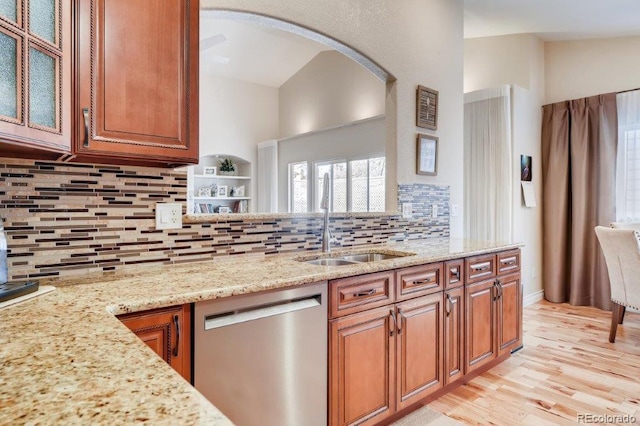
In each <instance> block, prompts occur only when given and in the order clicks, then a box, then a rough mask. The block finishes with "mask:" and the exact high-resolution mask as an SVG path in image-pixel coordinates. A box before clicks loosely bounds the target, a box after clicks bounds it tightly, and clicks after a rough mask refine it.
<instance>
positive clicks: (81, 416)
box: [0, 238, 522, 425]
mask: <svg viewBox="0 0 640 426" xmlns="http://www.w3.org/2000/svg"><path fill="white" fill-rule="evenodd" d="M521 246H522V244H519V243H515V244H505V243H491V242H474V241H468V240H456V239H444V238H442V239H441V238H435V239H429V240H423V241H410V242H401V243H388V244H383V245H375V246H367V247H357V248H353V249H346V250H343V249H340V250H335V252H334V253H333V255H339V254H341V253H342V254H344V253H346V252H349V253H352V252H357V253H362V252H372V251H375V252H387V253H398V252H401V253H415V255H411V256H404V257H399V258H396V259H389V260H383V261H377V262H372V263H363V264H357V265H347V266H318V265H310V264H306V263H302V262H297V261H295V259H296V258H305V259H307V258H312V257H314V256H317V255H318V253H317V252H296V253H291V254H281V255H272V256H262V255H239V256H230V257H225V258H216V259H214V260H211V261H206V262H198V263H185V264H180V265H166V266H146V267H138V268H133V269H127V270H125V271H121V272H112V273H104V274H93V275H84V276H78V277H77V278H65V279H60V280H50V281H44V280H41V284H42V285H44V284H51V285H54V286H56V287H57V289H56V291H54V292H52V293H49V294H45V295H43V296H39V297H37V298H34V299H31V300H29V301H26V302H23V303H20V304H17V305H14V306H10V307H8V308H6V309H4V310H0V424H23V423H28V424H122V423H133V422H140V423H148V424H154V425H155V424H203V425H226V424H231V422H229V420H228V419H226V417H224V415H222V414H221V413H220V412H219V411H218V410H217V409H216V408H215V407H214V406H213V405H212V404H211V403H209V402H208V401H207V400H206V399H205V398H204V397H203V396H202V395H200V393H199V392H198V391H196V390H195V389H194V388H193V387H192V386H191V385H190V384H189V383H188V382H187V381H185V380H184V379H183V378H182V377H181V376H180V375H178V373H176V372H175V371H174V370H173V369H172V368H171V367H170V366H169V365H168V364H166V363H165V362H164V361H163V360H162V359H160V358H159V357H158V356H157V355H156V354H154V353H153V352H152V351H151V350H150V349H149V348H148V347H147V346H146V345H145V344H144V343H143V342H142V341H141V340H140V339H138V338H137V337H136V336H135V335H134V334H133V333H131V332H130V331H129V330H128V329H127V328H126V327H125V326H124V325H122V324H121V322H120V321H119V320H118V319H117V318H116V317H115V316H114V315H119V314H123V313H127V312H136V311H142V310H147V309H153V308H158V307H164V306H171V305H178V304H183V303H191V302H197V301H201V300H208V299H215V298H220V297H228V296H233V295H237V294H245V293H252V292H257V291H263V290H269V289H276V288H281V287H289V286H294V285H300V284H307V283H312V282H317V281H324V280H329V279H333V278H340V277H348V276H353V275H360V274H366V273H371V272H377V271H382V270H388V269H395V268H401V267H406V266H414V265H420V264H424V263H429V262H436V261H442V260H447V259H456V258H460V257H467V256H472V255H476V254H482V253H489V252H496V251H501V250H507V249H512V248H518V247H521Z"/></svg>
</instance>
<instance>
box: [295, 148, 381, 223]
mask: <svg viewBox="0 0 640 426" xmlns="http://www.w3.org/2000/svg"><path fill="white" fill-rule="evenodd" d="M325 173H329V177H330V178H331V182H332V187H331V199H330V206H329V210H330V211H332V212H383V211H384V208H385V203H384V201H385V181H384V180H385V158H384V157H375V158H365V159H358V160H334V161H323V162H318V163H315V165H314V178H313V185H309V177H308V176H309V175H308V163H306V162H302V163H291V164H289V212H290V213H301V212H308V211H320V198H321V197H322V180H323V178H324V174H325ZM309 191H311V196H310V194H309ZM309 200H313V205H312V206H311V205H309Z"/></svg>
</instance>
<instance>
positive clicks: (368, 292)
mask: <svg viewBox="0 0 640 426" xmlns="http://www.w3.org/2000/svg"><path fill="white" fill-rule="evenodd" d="M373 294H376V289H375V288H372V289H371V290H367V291H359V292H357V293H353V297H365V296H371V295H373Z"/></svg>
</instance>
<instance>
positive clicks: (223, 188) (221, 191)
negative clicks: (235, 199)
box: [218, 185, 228, 197]
mask: <svg viewBox="0 0 640 426" xmlns="http://www.w3.org/2000/svg"><path fill="white" fill-rule="evenodd" d="M227 196H228V195H227V185H219V186H218V197H227Z"/></svg>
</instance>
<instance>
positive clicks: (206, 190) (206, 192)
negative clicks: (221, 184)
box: [198, 186, 211, 197]
mask: <svg viewBox="0 0 640 426" xmlns="http://www.w3.org/2000/svg"><path fill="white" fill-rule="evenodd" d="M198 197H211V187H209V186H203V187H201V188H198Z"/></svg>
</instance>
